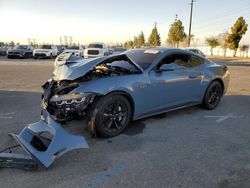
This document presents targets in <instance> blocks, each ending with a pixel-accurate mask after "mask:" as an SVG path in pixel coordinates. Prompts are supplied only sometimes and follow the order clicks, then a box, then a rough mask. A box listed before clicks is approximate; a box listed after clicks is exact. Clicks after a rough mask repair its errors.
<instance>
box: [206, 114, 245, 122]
mask: <svg viewBox="0 0 250 188" xmlns="http://www.w3.org/2000/svg"><path fill="white" fill-rule="evenodd" d="M204 117H205V118H217V120H216V122H217V123H221V122H222V121H225V120H227V119H229V118H242V117H243V116H236V112H231V113H229V114H227V115H224V116H204Z"/></svg>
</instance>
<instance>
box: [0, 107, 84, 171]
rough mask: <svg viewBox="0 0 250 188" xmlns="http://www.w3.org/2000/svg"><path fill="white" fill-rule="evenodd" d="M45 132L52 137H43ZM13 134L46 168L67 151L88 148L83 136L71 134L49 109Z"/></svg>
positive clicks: (33, 157) (35, 159)
mask: <svg viewBox="0 0 250 188" xmlns="http://www.w3.org/2000/svg"><path fill="white" fill-rule="evenodd" d="M44 133H48V134H50V135H51V138H50V139H48V138H44V137H42V136H41V135H42V134H44ZM12 136H13V137H14V138H15V139H16V140H17V142H18V143H19V144H20V146H22V147H23V148H24V150H25V151H26V152H27V153H28V154H29V155H30V156H31V157H32V159H34V161H36V162H37V163H38V164H40V165H42V166H43V167H46V168H48V167H49V166H50V165H51V164H52V163H53V162H54V160H55V159H57V158H58V157H60V156H61V155H63V154H65V153H66V152H69V151H71V150H74V149H82V148H88V144H87V142H86V140H85V138H84V137H83V136H74V135H71V134H69V133H68V132H67V131H65V130H64V129H63V128H62V127H61V126H60V124H58V123H57V122H56V121H54V120H53V119H52V118H51V117H50V115H49V114H48V113H47V111H43V116H42V119H41V120H40V121H39V122H37V123H33V124H29V125H28V126H26V127H25V128H24V129H23V130H22V131H21V132H20V133H19V134H18V135H12ZM13 155H15V154H13ZM0 157H1V155H0ZM10 157H11V156H10Z"/></svg>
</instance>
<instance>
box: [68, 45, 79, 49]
mask: <svg viewBox="0 0 250 188" xmlns="http://www.w3.org/2000/svg"><path fill="white" fill-rule="evenodd" d="M66 49H68V50H79V46H69V47H67V48H66Z"/></svg>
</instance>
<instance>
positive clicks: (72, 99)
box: [50, 93, 88, 105]
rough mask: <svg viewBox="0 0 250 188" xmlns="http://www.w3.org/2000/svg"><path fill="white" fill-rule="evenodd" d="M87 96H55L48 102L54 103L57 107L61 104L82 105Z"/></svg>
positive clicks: (79, 94) (77, 94)
mask: <svg viewBox="0 0 250 188" xmlns="http://www.w3.org/2000/svg"><path fill="white" fill-rule="evenodd" d="M87 96H88V95H86V94H83V93H69V94H65V95H55V96H53V97H52V98H51V99H50V102H52V103H55V104H57V105H63V104H73V103H75V104H77V103H82V102H84V101H85V100H86V98H87Z"/></svg>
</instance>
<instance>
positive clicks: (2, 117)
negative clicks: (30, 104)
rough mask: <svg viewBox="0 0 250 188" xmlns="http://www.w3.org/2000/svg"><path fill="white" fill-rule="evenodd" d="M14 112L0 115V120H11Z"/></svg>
mask: <svg viewBox="0 0 250 188" xmlns="http://www.w3.org/2000/svg"><path fill="white" fill-rule="evenodd" d="M14 114H15V112H8V113H3V114H0V119H13V116H12V115H14Z"/></svg>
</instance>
